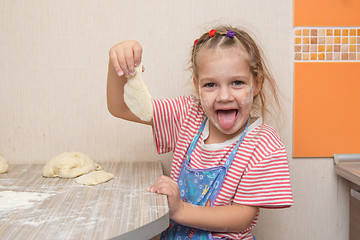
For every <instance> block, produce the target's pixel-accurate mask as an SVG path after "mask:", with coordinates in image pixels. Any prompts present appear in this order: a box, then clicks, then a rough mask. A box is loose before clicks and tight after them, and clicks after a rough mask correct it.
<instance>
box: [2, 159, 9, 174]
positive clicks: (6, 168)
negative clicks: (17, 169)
mask: <svg viewBox="0 0 360 240" xmlns="http://www.w3.org/2000/svg"><path fill="white" fill-rule="evenodd" d="M8 169H9V165H8V164H7V161H6V159H5V158H3V157H2V156H0V174H1V173H6V172H7V171H8Z"/></svg>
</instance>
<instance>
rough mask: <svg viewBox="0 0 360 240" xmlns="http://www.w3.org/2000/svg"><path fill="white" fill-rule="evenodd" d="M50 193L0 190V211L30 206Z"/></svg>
mask: <svg viewBox="0 0 360 240" xmlns="http://www.w3.org/2000/svg"><path fill="white" fill-rule="evenodd" d="M52 195H53V194H48V193H37V192H16V191H0V212H1V211H9V210H17V209H26V208H31V207H33V206H34V204H35V203H37V202H40V201H43V200H44V199H46V198H47V197H50V196H52Z"/></svg>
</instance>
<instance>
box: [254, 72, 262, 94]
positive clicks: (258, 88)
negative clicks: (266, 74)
mask: <svg viewBox="0 0 360 240" xmlns="http://www.w3.org/2000/svg"><path fill="white" fill-rule="evenodd" d="M254 80H255V85H254V97H256V96H257V95H259V93H260V91H261V89H262V86H263V83H264V78H263V77H261V76H258V77H257V78H256V79H254Z"/></svg>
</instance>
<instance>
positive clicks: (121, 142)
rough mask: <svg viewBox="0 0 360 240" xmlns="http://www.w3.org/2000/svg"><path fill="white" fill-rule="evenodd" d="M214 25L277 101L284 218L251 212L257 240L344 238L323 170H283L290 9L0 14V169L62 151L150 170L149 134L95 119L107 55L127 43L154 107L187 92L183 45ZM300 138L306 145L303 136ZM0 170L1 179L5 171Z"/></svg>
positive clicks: (337, 195)
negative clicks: (231, 32) (255, 57)
mask: <svg viewBox="0 0 360 240" xmlns="http://www.w3.org/2000/svg"><path fill="white" fill-rule="evenodd" d="M218 23H227V24H233V25H236V26H245V27H246V28H249V29H251V30H252V31H253V32H254V33H255V34H256V35H257V37H258V40H259V41H260V42H261V43H262V46H263V48H264V50H265V52H266V54H267V56H268V59H269V60H270V62H271V65H272V67H273V72H274V73H275V76H276V78H277V80H278V84H279V86H280V88H281V90H282V92H283V98H282V99H283V110H284V112H285V117H286V119H285V121H284V124H283V125H282V126H281V129H280V131H281V137H282V139H283V141H284V144H285V145H286V147H287V150H288V154H289V161H290V167H291V177H292V186H293V192H294V198H295V206H294V207H292V208H290V209H286V210H263V211H262V215H261V217H260V222H259V224H258V227H257V229H256V237H257V239H266V240H271V239H291V240H300V239H327V240H340V239H341V240H342V239H347V236H348V228H347V224H348V214H347V211H348V192H347V190H348V187H347V185H346V182H343V181H341V180H340V179H338V178H337V177H336V175H335V174H334V170H333V162H332V159H292V158H291V155H292V99H293V95H292V93H293V60H292V59H293V56H292V48H293V45H292V43H291V42H292V41H291V40H292V32H293V31H292V29H293V27H292V1H290V0H286V1H284V0H270V1H265V0H263V1H261V0H253V1H245V0H242V1H239V0H231V1H206V0H198V1H190V0H187V1H160V0H156V1H152V0H149V1H134V0H132V1H124V0H123V1H119V0H117V1H115V0H112V1H100V0H98V1H95V0H79V1H72V0H63V1H55V0H38V1H25V0H23V1H20V0H17V1H8V0H7V1H1V2H0V154H1V155H3V156H4V157H5V158H7V159H8V161H9V164H10V165H11V164H19V163H45V162H46V161H47V160H48V159H49V158H51V157H53V156H54V155H57V154H59V153H61V152H64V151H82V152H84V153H86V154H88V155H89V156H91V157H92V158H93V159H94V160H95V161H97V162H103V161H128V160H134V161H135V160H136V161H142V160H157V159H162V160H163V162H164V164H165V166H168V165H169V163H168V162H169V159H170V158H171V155H167V156H158V155H157V154H156V153H155V149H154V145H153V139H152V135H151V129H150V128H149V127H147V126H141V125H139V124H133V123H127V122H124V121H122V120H119V119H115V118H113V117H112V116H110V114H109V113H108V112H107V108H106V96H105V90H106V74H107V64H108V51H109V49H110V47H111V46H112V45H114V44H115V43H117V42H119V41H122V40H125V39H137V40H139V41H140V42H141V44H142V45H143V48H144V56H143V62H144V65H145V67H146V71H145V73H144V79H145V81H146V82H147V84H148V87H149V90H150V92H151V94H152V95H153V96H154V97H158V98H159V97H173V96H176V95H179V94H183V93H188V92H189V91H190V90H191V84H189V81H190V78H189V77H190V76H189V73H188V72H187V71H185V68H186V67H187V61H188V59H189V51H190V47H191V45H192V42H193V40H194V39H195V38H198V36H199V35H200V34H202V33H203V31H205V30H207V29H208V28H209V27H211V26H212V25H214V24H215V25H216V24H218ZM309 137H311V136H309ZM10 170H11V169H10Z"/></svg>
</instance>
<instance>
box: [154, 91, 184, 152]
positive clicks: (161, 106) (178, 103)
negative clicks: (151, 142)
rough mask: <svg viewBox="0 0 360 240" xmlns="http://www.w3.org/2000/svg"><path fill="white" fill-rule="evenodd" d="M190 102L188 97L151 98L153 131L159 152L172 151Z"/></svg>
mask: <svg viewBox="0 0 360 240" xmlns="http://www.w3.org/2000/svg"><path fill="white" fill-rule="evenodd" d="M190 104H191V99H190V98H189V97H177V98H175V99H153V106H154V118H153V133H154V139H155V145H156V150H157V152H158V153H159V154H161V153H167V152H171V151H174V149H175V146H176V143H177V139H178V134H179V130H180V127H181V124H182V122H183V119H184V117H185V115H186V114H187V112H188V109H189V108H188V106H189V105H190Z"/></svg>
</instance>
